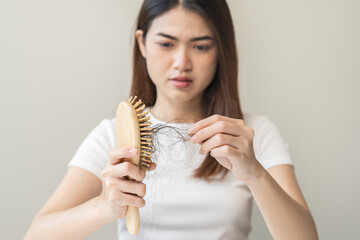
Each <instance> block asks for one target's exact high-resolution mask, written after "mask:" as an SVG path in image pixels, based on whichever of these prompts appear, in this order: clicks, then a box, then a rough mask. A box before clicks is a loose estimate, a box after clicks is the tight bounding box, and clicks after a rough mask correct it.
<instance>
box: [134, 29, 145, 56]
mask: <svg viewBox="0 0 360 240" xmlns="http://www.w3.org/2000/svg"><path fill="white" fill-rule="evenodd" d="M143 35H144V32H143V30H140V29H138V30H136V32H135V37H136V41H137V43H138V45H139V50H140V52H141V55H142V56H143V57H144V58H146V49H145V43H144V40H143Z"/></svg>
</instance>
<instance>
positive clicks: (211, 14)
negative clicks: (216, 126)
mask: <svg viewBox="0 0 360 240" xmlns="http://www.w3.org/2000/svg"><path fill="white" fill-rule="evenodd" d="M180 4H181V6H182V7H183V8H184V9H186V10H189V11H192V12H195V13H197V14H199V15H200V16H202V17H203V18H204V19H205V20H206V22H207V23H208V24H209V26H210V27H211V29H212V31H213V33H214V38H215V42H216V44H217V48H218V65H217V70H216V73H215V76H214V79H213V80H212V82H211V83H210V84H209V86H208V87H207V88H206V89H205V90H204V95H203V106H202V107H203V113H204V114H205V117H209V116H211V115H213V114H219V115H223V116H228V117H231V118H237V119H243V114H242V111H241V107H240V99H239V94H238V81H237V77H238V60H237V50H236V43H235V32H234V26H233V22H232V19H231V14H230V10H229V7H228V5H227V3H226V1H225V0H206V1H204V0H182V1H180V0H144V2H143V4H142V6H141V9H140V12H139V15H138V17H137V24H136V30H137V29H140V30H142V31H143V41H144V42H145V38H146V34H147V32H148V30H149V28H150V26H151V23H152V21H153V20H154V19H155V18H156V17H157V16H159V15H161V14H163V13H165V12H167V11H169V10H171V9H172V8H174V7H177V6H179V5H180ZM134 35H135V34H134ZM130 95H133V96H134V95H137V96H139V97H140V99H142V101H143V102H144V103H145V104H146V106H148V107H151V106H153V105H154V104H155V101H156V88H155V85H154V84H153V82H152V81H151V79H150V77H149V74H148V72H147V68H146V60H145V59H144V58H143V56H142V55H141V52H140V49H139V45H138V43H137V41H136V40H135V42H134V52H133V78H132V86H131V92H130ZM227 172H228V170H227V169H226V168H224V167H223V166H222V165H220V164H219V163H218V162H217V161H216V159H215V158H213V157H212V156H210V154H208V155H207V156H206V158H205V159H204V161H203V162H202V164H201V166H200V167H199V168H197V169H196V170H195V171H194V175H193V176H194V177H196V178H202V179H205V180H211V179H212V178H213V177H215V176H217V175H218V174H219V173H222V177H224V176H225V175H226V173H227Z"/></svg>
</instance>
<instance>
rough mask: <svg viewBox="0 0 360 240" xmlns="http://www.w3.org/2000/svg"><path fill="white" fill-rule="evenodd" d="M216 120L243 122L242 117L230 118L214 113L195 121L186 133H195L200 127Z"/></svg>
mask: <svg viewBox="0 0 360 240" xmlns="http://www.w3.org/2000/svg"><path fill="white" fill-rule="evenodd" d="M218 121H228V122H233V123H238V122H240V123H241V122H243V120H242V119H235V118H230V117H226V116H222V115H219V114H214V115H212V116H210V117H207V118H205V119H203V120H200V121H198V122H197V123H195V124H194V125H192V126H191V128H190V129H189V130H188V133H189V134H190V135H193V134H195V133H196V132H197V131H199V130H200V129H202V128H204V127H207V126H209V125H211V124H213V123H215V122H218Z"/></svg>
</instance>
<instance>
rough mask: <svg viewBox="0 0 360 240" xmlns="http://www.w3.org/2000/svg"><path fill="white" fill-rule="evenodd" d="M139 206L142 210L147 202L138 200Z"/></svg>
mask: <svg viewBox="0 0 360 240" xmlns="http://www.w3.org/2000/svg"><path fill="white" fill-rule="evenodd" d="M137 204H138V206H139V207H140V208H142V207H145V204H146V202H145V200H144V199H142V198H138V199H137Z"/></svg>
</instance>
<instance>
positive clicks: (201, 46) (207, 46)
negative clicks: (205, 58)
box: [194, 45, 211, 52]
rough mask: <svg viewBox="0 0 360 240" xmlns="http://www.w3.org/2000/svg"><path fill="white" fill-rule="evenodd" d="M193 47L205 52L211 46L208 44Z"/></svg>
mask: <svg viewBox="0 0 360 240" xmlns="http://www.w3.org/2000/svg"><path fill="white" fill-rule="evenodd" d="M194 48H195V49H196V50H198V51H200V52H206V51H207V50H209V49H210V48H211V47H210V46H209V45H195V46H194Z"/></svg>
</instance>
